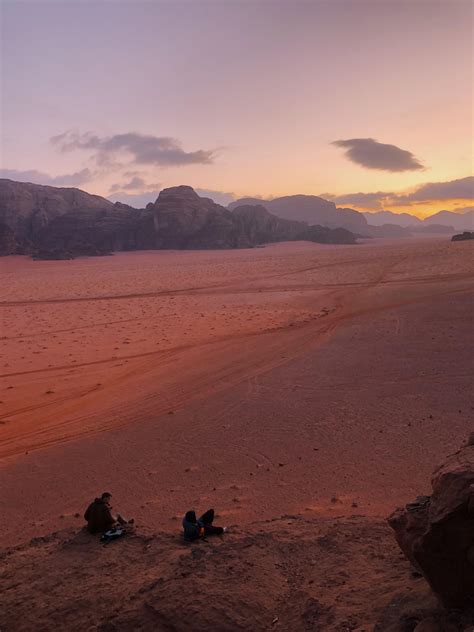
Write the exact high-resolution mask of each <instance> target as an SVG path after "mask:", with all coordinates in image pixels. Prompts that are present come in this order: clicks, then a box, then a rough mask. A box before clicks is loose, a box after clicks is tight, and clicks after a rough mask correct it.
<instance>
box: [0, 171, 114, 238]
mask: <svg viewBox="0 0 474 632" xmlns="http://www.w3.org/2000/svg"><path fill="white" fill-rule="evenodd" d="M109 208H113V204H112V203H111V202H109V201H108V200H106V199H105V198H102V197H100V196H98V195H90V194H89V193H86V192H85V191H81V190H80V189H73V188H58V187H50V186H42V185H38V184H31V183H29V182H14V181H13V180H7V179H0V223H2V224H6V225H7V226H9V227H10V228H11V230H12V231H13V233H14V235H15V238H16V240H17V242H18V243H19V244H23V243H25V242H26V241H34V240H35V238H36V236H37V234H38V233H39V231H40V230H41V229H43V228H45V227H46V226H47V225H48V224H49V223H50V222H51V221H52V220H53V219H55V218H56V217H59V216H61V215H64V214H65V213H70V212H75V211H78V210H84V209H109Z"/></svg>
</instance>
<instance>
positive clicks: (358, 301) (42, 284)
mask: <svg viewBox="0 0 474 632" xmlns="http://www.w3.org/2000/svg"><path fill="white" fill-rule="evenodd" d="M0 272H1V288H2V291H1V292H2V296H1V303H0V326H1V331H0V357H1V366H0V371H1V387H0V388H1V390H0V459H1V461H0V467H1V470H0V476H1V480H2V484H1V486H0V512H1V515H2V522H3V529H2V532H3V533H2V536H3V537H2V540H3V544H4V546H13V547H14V546H18V545H20V544H23V543H25V542H27V541H28V540H29V538H32V537H37V536H45V535H47V534H50V533H51V532H53V531H58V530H63V531H65V532H66V531H67V530H68V529H69V530H72V531H74V529H76V530H78V529H80V527H81V526H82V520H81V516H82V513H83V511H84V508H85V506H86V505H87V503H88V502H89V501H90V500H91V499H92V498H93V497H94V496H95V495H97V494H98V493H99V492H101V491H103V490H105V489H107V490H110V491H111V492H112V493H113V494H114V498H113V501H114V503H113V504H114V507H115V508H116V509H119V510H121V511H122V512H123V513H125V514H128V515H133V516H134V517H135V519H136V521H137V523H138V528H139V529H140V527H141V526H142V527H143V529H145V530H148V531H150V530H151V531H159V532H160V533H162V534H166V533H168V534H172V533H174V532H178V531H179V525H180V522H179V521H180V519H181V516H182V514H183V513H184V512H185V511H186V510H187V509H189V508H193V507H195V508H196V509H206V508H207V507H210V506H212V507H215V508H216V510H217V511H218V514H219V520H220V522H223V523H224V524H229V525H237V529H240V531H241V532H242V530H243V531H245V528H246V525H249V529H250V530H251V529H255V524H256V523H257V522H258V521H262V520H263V521H264V520H274V519H276V518H279V517H281V516H286V515H292V516H298V520H300V521H303V522H304V524H311V521H314V520H320V521H326V522H324V524H326V525H327V520H332V519H347V520H356V521H357V520H362V521H364V520H375V519H376V520H379V521H380V520H382V519H383V518H384V517H386V516H387V515H388V514H389V513H390V512H391V511H392V510H393V509H394V508H395V507H396V506H397V505H401V504H404V503H406V502H408V501H410V500H411V499H412V498H413V497H414V496H416V495H419V494H423V493H429V491H430V475H431V472H432V471H433V469H434V467H435V466H436V465H437V463H438V462H439V461H441V460H442V459H443V458H444V457H445V456H446V455H447V454H449V453H450V452H453V451H455V450H456V449H457V448H458V447H459V445H460V443H461V442H462V441H463V440H464V439H465V438H466V436H467V434H468V433H469V432H470V431H471V430H472V429H473V420H474V399H473V390H472V378H473V356H472V343H473V314H474V309H473V308H474V247H473V243H472V242H458V243H452V242H450V241H449V239H447V238H446V237H439V238H438V237H436V238H409V239H405V240H401V239H400V240H368V241H367V242H366V243H362V244H358V245H355V246H323V245H316V244H310V243H306V242H301V243H283V244H276V245H270V246H267V247H265V248H256V249H252V250H234V251H212V252H211V251H200V252H174V251H168V252H166V251H155V252H131V253H119V254H115V255H114V256H111V257H98V258H90V259H77V260H74V261H33V260H31V259H28V258H25V257H6V258H4V259H2V260H1V261H0ZM338 517H339V518H338ZM295 520H296V518H295ZM285 524H286V523H285ZM364 524H365V523H364ZM377 524H379V523H377ZM251 525H253V526H251ZM377 528H379V527H377ZM380 528H383V527H380ZM160 537H162V538H163V537H165V535H162V536H160ZM229 537H230V536H229ZM393 550H394V551H395V548H394V549H393ZM393 555H396V554H395V553H393ZM257 627H258V626H257ZM257 627H256V628H255V629H257ZM270 627H271V625H270ZM12 629H13V628H12ZM18 629H20V628H18ZM25 629H26V628H25ZM45 629H46V628H45ZM84 629H85V628H84ZM94 629H95V628H94ZM111 629H112V628H111ZM124 629H125V628H124ZM157 629H158V628H157ZM159 629H161V628H159ZM163 629H168V628H165V627H163ZM176 629H181V628H176ZM193 629H194V628H193ZM222 629H224V628H222ZM225 629H227V628H225ZM229 629H231V628H229ZM236 629H240V628H236ZM258 629H260V628H258ZM262 629H264V628H262ZM288 629H289V628H288ZM301 629H306V628H304V627H302V628H301ZM311 629H312V628H311ZM314 629H316V628H314ZM321 629H333V628H330V627H326V628H321ZM334 629H336V628H334ZM338 629H339V628H338ZM340 629H343V628H340ZM344 629H346V628H344ZM347 629H356V627H352V628H347ZM357 629H359V628H357ZM360 629H362V628H360ZM367 629H368V628H367ZM387 629H388V628H387Z"/></svg>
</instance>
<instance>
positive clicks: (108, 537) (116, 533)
mask: <svg viewBox="0 0 474 632" xmlns="http://www.w3.org/2000/svg"><path fill="white" fill-rule="evenodd" d="M124 535H125V529H121V528H120V527H117V528H116V529H109V531H106V532H105V533H103V534H102V535H101V536H100V541H101V542H105V543H107V542H112V540H116V539H117V538H121V537H122V536H124Z"/></svg>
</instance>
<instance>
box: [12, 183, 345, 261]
mask: <svg viewBox="0 0 474 632" xmlns="http://www.w3.org/2000/svg"><path fill="white" fill-rule="evenodd" d="M0 224H2V225H3V226H4V227H5V228H4V231H3V233H2V235H3V236H2V235H0V254H4V255H5V254H13V253H26V252H31V253H33V255H34V256H36V257H37V258H53V259H60V258H72V257H74V256H81V255H82V256H83V255H96V254H106V253H110V252H113V251H123V250H148V249H179V250H181V249H218V248H249V247H252V246H256V245H259V244H265V243H271V242H276V241H287V240H295V239H298V240H301V239H308V240H310V241H316V242H321V243H355V237H354V235H353V234H352V233H350V232H349V231H347V230H343V229H337V230H333V229H330V228H327V227H321V226H311V227H309V228H308V225H307V224H305V223H304V222H296V221H290V220H286V219H281V218H280V217H277V216H275V215H272V214H271V213H270V212H268V210H267V209H265V208H264V207H263V206H244V207H241V208H240V209H239V208H238V209H236V210H235V211H234V212H232V211H229V210H228V209H226V208H224V207H223V206H220V205H219V204H216V203H215V202H213V200H211V199H209V198H204V197H200V196H199V195H198V194H197V193H196V192H195V191H194V189H192V188H191V187H189V186H178V187H171V188H169V189H164V190H163V191H161V192H160V195H159V196H158V199H157V200H156V202H155V203H154V204H148V205H147V207H146V208H145V209H134V208H132V207H131V206H128V205H126V204H120V203H116V204H112V203H110V202H109V201H108V200H105V199H104V198H100V197H99V196H94V195H89V194H88V193H85V192H84V191H80V190H79V189H62V188H61V189H60V188H55V187H46V186H42V185H34V184H24V183H20V182H13V181H11V180H0Z"/></svg>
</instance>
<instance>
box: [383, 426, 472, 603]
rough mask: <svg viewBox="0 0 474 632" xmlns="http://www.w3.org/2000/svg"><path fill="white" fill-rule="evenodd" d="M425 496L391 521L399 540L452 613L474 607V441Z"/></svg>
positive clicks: (438, 472) (436, 478) (435, 478)
mask: <svg viewBox="0 0 474 632" xmlns="http://www.w3.org/2000/svg"><path fill="white" fill-rule="evenodd" d="M431 482H432V487H433V494H432V495H431V497H427V496H421V497H418V498H417V499H416V501H415V502H413V503H410V504H408V505H407V506H406V507H405V508H404V509H397V510H396V511H395V512H394V513H393V514H392V515H391V516H390V518H389V519H388V522H389V524H390V526H391V527H392V528H393V529H394V531H395V537H396V540H397V542H398V544H399V546H400V548H401V549H402V551H403V552H404V553H405V555H406V556H407V558H408V559H409V560H410V562H411V563H412V564H413V565H414V566H415V567H416V568H417V569H419V570H420V571H421V573H422V574H423V575H424V577H425V578H426V580H427V581H428V583H429V584H430V586H431V588H432V589H433V591H434V592H435V594H436V595H437V596H438V598H439V599H440V601H441V602H442V603H443V605H445V606H446V607H449V608H463V607H468V606H472V605H474V436H473V435H471V437H470V438H469V441H468V442H467V444H466V445H465V446H464V447H463V448H461V450H459V451H458V452H456V453H455V454H453V455H451V456H449V457H448V458H447V459H446V462H445V463H444V464H443V465H442V466H441V467H439V468H438V469H437V470H436V471H435V472H434V474H433V477H432V481H431Z"/></svg>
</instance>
